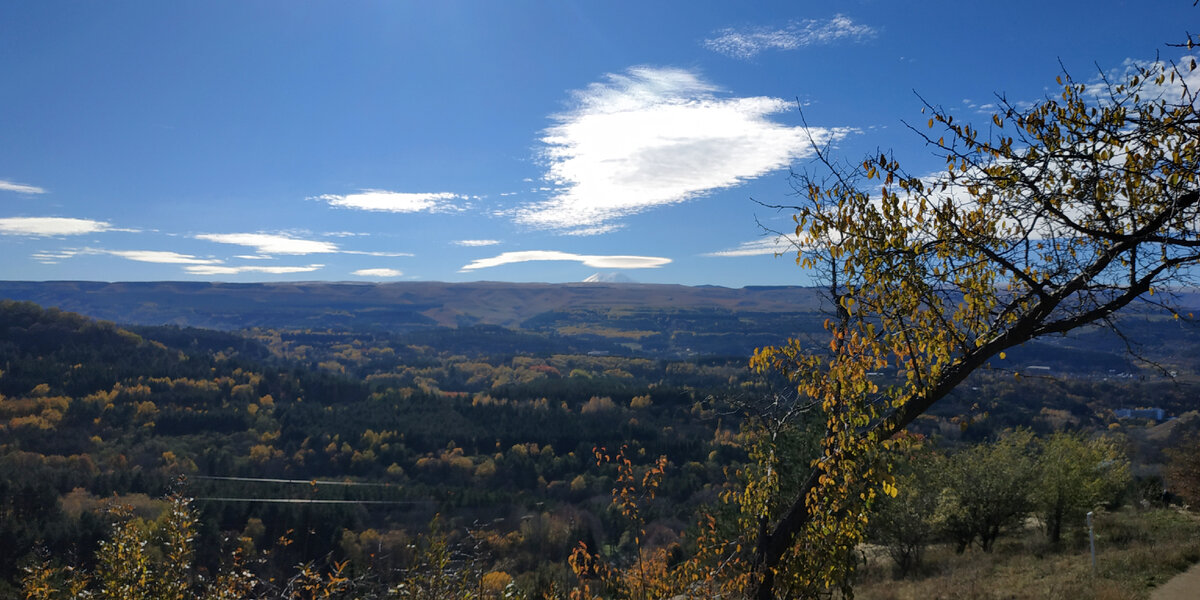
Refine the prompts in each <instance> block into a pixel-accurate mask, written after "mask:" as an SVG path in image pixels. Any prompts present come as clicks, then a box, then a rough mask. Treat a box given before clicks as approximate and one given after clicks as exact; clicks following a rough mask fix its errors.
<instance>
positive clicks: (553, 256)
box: [459, 250, 671, 273]
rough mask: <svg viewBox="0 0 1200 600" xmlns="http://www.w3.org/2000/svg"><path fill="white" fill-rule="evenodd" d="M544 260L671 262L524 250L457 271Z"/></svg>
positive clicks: (610, 265)
mask: <svg viewBox="0 0 1200 600" xmlns="http://www.w3.org/2000/svg"><path fill="white" fill-rule="evenodd" d="M546 260H568V261H576V262H579V263H583V264H584V265H587V266H589V267H594V268H597V269H653V268H656V267H661V266H663V265H665V264H667V263H670V262H671V259H669V258H662V257H658V256H603V255H590V254H572V253H570V252H559V251H556V250H525V251H520V252H505V253H503V254H500V255H498V256H493V257H491V258H481V259H479V260H475V261H472V262H470V263H468V264H467V265H465V266H463V268H461V269H459V272H460V273H461V272H466V271H474V270H476V269H487V268H490V267H499V266H501V265H510V264H514V263H523V262H532V261H546Z"/></svg>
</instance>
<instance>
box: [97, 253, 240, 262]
mask: <svg viewBox="0 0 1200 600" xmlns="http://www.w3.org/2000/svg"><path fill="white" fill-rule="evenodd" d="M103 252H104V253H105V254H111V255H113V256H120V257H121V258H127V259H129V260H135V261H138V262H148V263H160V264H168V265H212V264H218V263H220V262H222V261H220V260H217V259H215V258H199V257H196V256H192V255H191V254H180V253H178V252H170V251H165V250H104V251H103Z"/></svg>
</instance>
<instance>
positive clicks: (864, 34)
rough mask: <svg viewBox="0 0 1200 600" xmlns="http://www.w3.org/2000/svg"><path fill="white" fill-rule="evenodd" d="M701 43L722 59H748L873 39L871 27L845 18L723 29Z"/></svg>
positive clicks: (873, 34) (836, 17)
mask: <svg viewBox="0 0 1200 600" xmlns="http://www.w3.org/2000/svg"><path fill="white" fill-rule="evenodd" d="M714 33H715V34H716V35H715V36H714V37H711V38H709V39H706V40H704V47H705V48H708V49H709V50H712V51H713V52H718V53H721V54H724V55H726V56H731V57H733V58H739V59H743V60H745V59H749V58H753V57H755V56H757V55H758V54H759V53H761V52H763V51H765V50H796V49H798V48H803V47H805V46H818V45H823V44H830V43H833V42H837V41H841V40H850V41H861V40H864V39H867V38H871V37H874V36H875V34H876V33H877V32H876V30H875V28H873V27H871V26H869V25H862V24H860V23H855V22H854V20H853V19H851V18H850V17H847V16H845V15H834V17H833V18H832V19H826V20H820V19H805V20H803V21H793V22H791V23H789V24H788V25H787V26H786V27H783V28H770V27H752V28H740V29H738V28H733V27H727V28H725V29H720V30H717V31H715V32H714Z"/></svg>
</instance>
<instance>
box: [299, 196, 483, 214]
mask: <svg viewBox="0 0 1200 600" xmlns="http://www.w3.org/2000/svg"><path fill="white" fill-rule="evenodd" d="M316 199H317V200H324V201H325V202H328V203H329V205H330V206H336V207H339V208H354V209H358V210H370V211H378V212H394V213H415V212H445V211H453V210H457V209H458V207H457V206H455V205H454V203H453V202H452V201H454V200H465V199H466V196H462V195H459V194H452V193H449V192H432V193H408V192H390V191H388V190H362V191H360V192H358V193H356V194H344V195H342V194H324V195H321V196H316Z"/></svg>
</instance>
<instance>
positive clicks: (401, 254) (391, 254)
mask: <svg viewBox="0 0 1200 600" xmlns="http://www.w3.org/2000/svg"><path fill="white" fill-rule="evenodd" d="M340 252H341V253H342V254H359V255H362V256H382V257H384V258H398V257H404V256H414V254H413V253H412V252H369V251H367V250H341V251H340Z"/></svg>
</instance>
